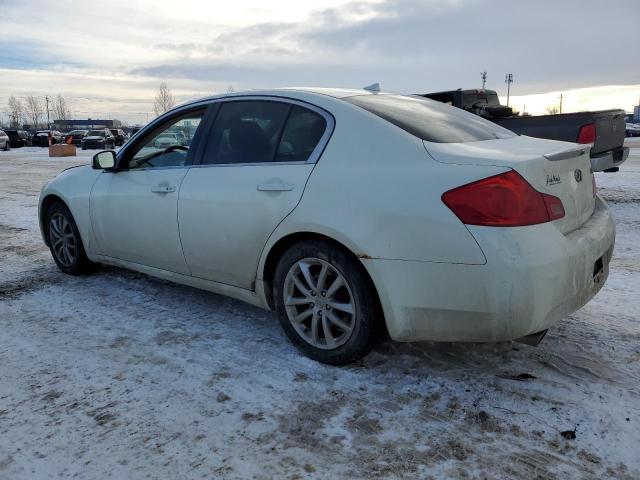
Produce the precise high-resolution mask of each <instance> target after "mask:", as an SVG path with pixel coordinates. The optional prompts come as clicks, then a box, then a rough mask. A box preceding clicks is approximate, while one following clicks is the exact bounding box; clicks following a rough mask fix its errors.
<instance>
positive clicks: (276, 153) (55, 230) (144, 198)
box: [39, 89, 615, 364]
mask: <svg viewBox="0 0 640 480" xmlns="http://www.w3.org/2000/svg"><path fill="white" fill-rule="evenodd" d="M177 130H180V131H184V132H187V133H188V134H189V136H190V138H192V141H191V142H190V144H189V146H188V147H187V146H182V145H170V146H167V148H164V149H158V148H155V146H156V145H157V139H158V138H160V137H162V135H163V134H164V133H163V132H167V131H177ZM588 148H589V147H588V146H583V145H576V144H572V143H563V142H556V141H550V140H541V139H534V138H529V137H525V136H517V135H515V134H513V133H512V132H510V131H508V130H505V129H503V128H501V127H499V126H497V125H495V124H493V123H491V122H488V121H486V120H484V119H482V118H480V117H477V116H475V115H472V114H469V113H466V112H464V111H462V110H459V109H456V108H454V107H450V106H448V105H444V104H441V103H438V102H434V101H431V100H427V99H424V98H421V97H413V96H403V95H395V94H386V93H374V92H369V91H365V90H335V89H281V90H268V91H258V92H248V93H233V94H228V95H224V96H219V97H212V98H207V99H203V100H199V101H196V102H193V103H189V104H186V105H182V106H180V107H178V108H175V109H174V110H172V111H170V112H167V113H166V114H164V115H162V116H161V117H159V118H158V119H156V120H155V121H154V122H152V123H151V124H149V125H148V126H146V127H145V128H144V129H143V130H142V131H140V132H139V133H138V134H137V135H136V136H135V137H134V138H132V139H131V140H130V141H129V142H128V143H127V144H126V145H125V146H124V147H123V148H122V149H121V150H120V151H119V152H118V153H117V154H116V153H114V152H112V151H106V152H101V153H98V154H97V155H96V156H95V157H94V159H93V166H81V167H77V168H72V169H69V170H66V171H64V172H62V173H61V174H60V175H59V176H58V177H56V178H55V179H54V180H52V181H51V182H49V183H48V184H47V185H46V186H45V187H44V189H43V191H42V194H41V196H40V206H39V214H40V225H41V229H42V234H43V238H44V241H45V242H46V244H47V245H48V246H49V247H50V248H51V252H52V254H53V258H54V260H55V262H56V264H57V265H58V267H59V268H60V269H61V270H62V271H63V272H66V273H69V274H81V273H86V272H89V271H91V270H92V267H94V265H95V264H97V263H105V264H111V265H117V266H121V267H125V268H129V269H133V270H137V271H140V272H144V273H147V274H150V275H154V276H157V277H161V278H164V279H168V280H171V281H174V282H177V283H183V284H187V285H192V286H194V287H198V288H202V289H205V290H209V291H212V292H216V293H220V294H223V295H228V296H231V297H234V298H237V299H240V300H243V301H246V302H249V303H252V304H254V305H258V306H260V307H264V308H267V309H272V310H275V311H276V312H277V314H278V317H279V320H280V323H281V325H282V327H283V328H284V330H285V332H286V333H287V335H288V336H289V338H290V339H291V340H292V341H293V342H294V343H295V344H296V345H297V346H298V347H299V348H300V349H301V350H302V351H303V352H304V353H305V354H307V355H308V356H310V357H312V358H314V359H316V360H319V361H322V362H326V363H331V364H345V363H348V362H352V361H354V360H357V359H358V358H361V357H362V356H363V355H365V354H366V353H367V352H369V350H370V349H371V348H372V346H373V345H374V343H375V340H376V339H377V338H379V337H380V336H381V334H385V333H388V334H389V336H390V337H391V338H392V339H394V340H397V341H417V340H442V341H474V342H475V341H502V340H510V339H520V340H523V341H525V342H527V343H533V344H535V343H537V342H538V341H539V340H540V339H541V338H542V336H543V335H544V333H545V332H546V331H547V329H548V328H549V327H550V326H552V325H553V324H555V323H556V322H558V321H559V320H561V319H562V318H563V317H565V316H567V315H569V314H570V313H572V312H574V311H575V310H577V309H579V308H580V307H582V306H583V305H584V304H585V303H587V302H588V301H589V300H590V299H591V297H593V295H595V294H596V292H598V290H599V289H600V288H601V287H602V285H603V283H604V281H605V280H606V277H607V274H608V266H609V260H610V258H611V254H612V250H613V245H614V239H615V229H614V223H613V219H612V217H611V214H610V212H609V210H608V208H607V206H606V204H605V203H604V202H603V201H602V199H601V198H599V197H598V196H597V195H596V188H595V181H594V177H593V174H592V173H591V171H590V168H589V150H588Z"/></svg>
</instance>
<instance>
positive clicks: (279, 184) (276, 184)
mask: <svg viewBox="0 0 640 480" xmlns="http://www.w3.org/2000/svg"><path fill="white" fill-rule="evenodd" d="M293 187H294V186H293V184H291V183H288V182H285V181H283V180H282V179H281V178H272V179H271V180H267V181H266V182H262V183H261V184H260V185H258V191H260V192H289V191H291V190H293Z"/></svg>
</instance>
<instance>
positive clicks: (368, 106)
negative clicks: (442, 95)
mask: <svg viewBox="0 0 640 480" xmlns="http://www.w3.org/2000/svg"><path fill="white" fill-rule="evenodd" d="M344 100H345V101H347V102H349V103H352V104H354V105H357V106H359V107H362V108H364V109H365V110H367V111H369V112H371V113H373V114H375V115H377V116H379V117H381V118H383V119H385V120H387V121H388V122H390V123H392V124H394V125H396V126H397V127H400V128H402V129H403V130H406V131H407V132H409V133H411V134H412V135H415V136H416V137H418V138H421V139H422V140H426V141H428V142H436V143H460V142H477V141H481V140H492V139H495V138H510V137H513V136H515V134H514V133H513V132H511V131H509V130H507V129H506V128H502V127H500V126H498V125H496V124H495V123H492V122H490V121H488V120H485V119H483V118H481V117H478V116H477V115H473V114H472V113H468V112H465V111H463V110H461V109H459V108H456V107H451V106H449V105H445V104H443V103H439V102H436V101H434V100H429V99H426V98H423V97H413V96H411V97H409V96H403V95H358V96H354V97H347V98H345V99H344Z"/></svg>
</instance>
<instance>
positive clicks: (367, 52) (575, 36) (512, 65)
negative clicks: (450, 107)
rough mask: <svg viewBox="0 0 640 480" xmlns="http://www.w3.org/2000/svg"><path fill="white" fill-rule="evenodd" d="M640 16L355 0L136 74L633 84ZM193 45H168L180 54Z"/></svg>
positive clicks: (618, 7)
mask: <svg viewBox="0 0 640 480" xmlns="http://www.w3.org/2000/svg"><path fill="white" fill-rule="evenodd" d="M363 16H364V17H365V19H364V20H356V21H354V20H353V19H354V18H355V19H357V18H359V17H363ZM639 18H640V2H638V1H637V0H618V1H616V2H605V1H597V0H565V1H562V2H558V1H551V0H538V1H536V2H518V1H507V0H487V1H479V0H466V1H465V0H461V1H450V2H442V1H419V0H388V1H386V2H384V3H376V4H369V3H367V2H362V1H358V2H353V3H350V4H348V5H347V6H342V7H340V8H331V9H324V10H320V11H317V12H315V13H314V14H313V15H312V16H311V17H310V18H309V19H308V20H307V21H306V22H305V23H282V22H277V23H276V22H274V23H262V24H257V25H251V26H249V27H245V28H239V29H235V30H232V31H227V32H225V33H223V34H220V35H218V36H216V37H215V38H213V39H212V41H211V42H210V43H209V44H208V45H204V46H193V48H194V49H196V48H197V49H198V50H199V51H204V52H207V55H205V56H204V58H199V59H197V60H193V59H189V58H187V60H184V61H180V62H175V63H170V64H164V65H152V66H147V67H144V68H138V69H135V70H133V72H132V73H134V74H138V75H149V76H157V77H163V78H166V77H171V76H175V77H180V78H189V79H197V80H207V79H211V80H225V81H229V82H233V83H236V84H239V85H246V86H250V87H259V86H265V87H267V86H276V85H277V86H280V85H292V84H297V85H301V84H304V85H310V84H314V85H345V86H353V85H360V84H366V83H371V82H373V81H381V82H382V83H383V86H384V87H386V88H390V89H394V90H402V91H416V92H417V91H428V90H438V89H443V88H457V87H473V86H477V85H478V83H479V72H480V71H481V70H487V71H488V72H489V83H488V86H489V87H493V88H495V89H497V90H502V89H503V87H504V75H505V73H506V72H512V73H513V74H514V77H515V80H516V83H515V85H514V89H515V91H516V92H518V91H519V93H536V92H540V91H545V90H552V89H566V88H577V87H584V86H592V85H600V84H629V83H637V81H638V78H640V64H639V63H638V62H637V61H634V59H635V57H636V53H635V51H634V50H630V49H629V48H630V46H631V45H633V44H634V43H635V42H636V40H635V39H634V37H635V36H636V33H635V32H636V30H637V21H638V19H639ZM190 47H191V45H190V44H182V45H175V46H167V47H166V48H167V49H172V48H173V49H174V50H176V51H179V52H181V53H183V54H185V53H188V51H189V49H190ZM185 56H187V57H188V55H185Z"/></svg>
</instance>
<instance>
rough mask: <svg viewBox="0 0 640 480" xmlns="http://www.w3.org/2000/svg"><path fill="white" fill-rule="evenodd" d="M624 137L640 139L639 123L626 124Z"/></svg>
mask: <svg viewBox="0 0 640 480" xmlns="http://www.w3.org/2000/svg"><path fill="white" fill-rule="evenodd" d="M625 135H626V136H627V137H640V123H626V124H625Z"/></svg>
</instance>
